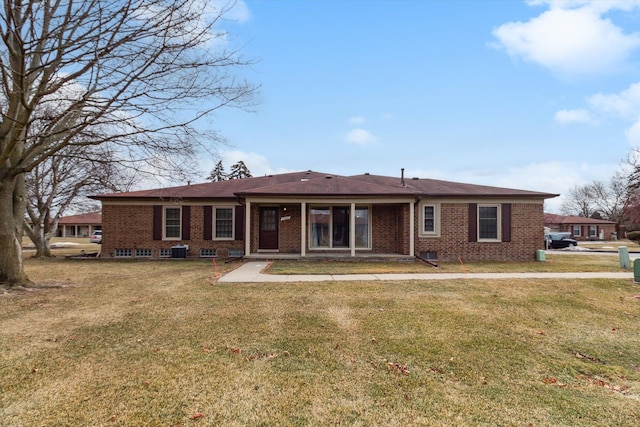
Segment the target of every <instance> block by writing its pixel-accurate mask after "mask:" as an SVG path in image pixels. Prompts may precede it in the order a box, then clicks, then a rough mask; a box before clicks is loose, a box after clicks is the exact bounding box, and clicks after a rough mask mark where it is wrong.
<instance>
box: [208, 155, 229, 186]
mask: <svg viewBox="0 0 640 427" xmlns="http://www.w3.org/2000/svg"><path fill="white" fill-rule="evenodd" d="M207 179H208V180H209V181H211V182H216V181H224V180H226V179H227V173H226V172H225V171H224V166H223V165H222V160H220V161H219V162H218V163H216V166H215V167H214V168H213V170H212V171H211V173H210V174H209V176H208V177H207Z"/></svg>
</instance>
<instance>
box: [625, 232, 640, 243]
mask: <svg viewBox="0 0 640 427" xmlns="http://www.w3.org/2000/svg"><path fill="white" fill-rule="evenodd" d="M627 239H629V240H633V241H634V242H637V243H638V244H640V230H637V231H629V232H628V233H627Z"/></svg>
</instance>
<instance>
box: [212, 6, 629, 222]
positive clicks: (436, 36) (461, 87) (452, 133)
mask: <svg viewBox="0 0 640 427" xmlns="http://www.w3.org/2000/svg"><path fill="white" fill-rule="evenodd" d="M230 18H232V19H233V21H229V22H227V23H226V24H225V29H226V30H228V32H229V39H228V44H229V46H230V47H233V48H236V47H240V46H242V51H243V54H244V55H245V56H246V57H249V58H253V59H256V60H257V63H256V64H255V65H254V66H253V67H252V68H251V70H248V71H247V72H246V77H247V78H248V79H249V80H250V81H252V82H255V83H257V84H260V85H261V91H260V94H259V96H258V98H257V99H256V100H257V101H258V105H257V106H256V108H255V111H254V112H243V111H237V110H226V111H221V112H219V113H218V114H217V116H215V117H214V120H213V122H212V126H213V127H214V128H215V129H217V130H218V131H220V132H221V134H222V135H223V136H224V137H225V138H226V139H227V140H228V142H229V145H228V146H220V147H218V150H219V151H220V156H221V158H222V159H223V163H224V164H225V165H226V166H227V167H228V166H230V165H231V164H232V163H234V162H235V161H237V160H243V161H245V163H246V164H247V166H248V167H249V169H250V170H251V172H252V173H253V174H254V176H258V175H263V174H268V173H280V172H287V171H296V170H307V169H312V170H317V171H322V172H329V173H336V174H341V175H352V174H360V173H364V172H369V173H372V174H380V175H390V176H399V175H400V169H401V168H405V175H406V176H407V177H413V176H419V177H422V178H436V179H444V180H450V181H460V182H471V183H478V184H485V185H496V186H502V187H512V188H521V189H530V190H537V191H545V192H552V193H566V192H567V191H568V190H569V189H570V188H571V187H573V186H574V185H582V184H586V183H588V182H590V181H592V180H594V179H604V180H606V179H608V178H610V177H611V176H612V175H613V173H614V172H615V171H616V170H617V169H618V168H619V165H620V162H621V160H622V159H624V158H626V156H627V155H628V154H629V153H630V152H631V150H632V149H633V148H634V147H637V146H638V145H640V67H639V65H640V64H639V62H638V59H639V58H640V0H621V1H617V0H609V1H590V0H565V1H552V0H548V1H547V0H535V1H519V0H501V1H492V0H469V1H467V0H449V1H444V0H443V1H436V0H423V1H418V0H415V1H398V0H394V1H383V0H375V1H374V0H342V1H338V0H325V1H320V0H315V1H313V0H284V1H283V0H280V1H278V0H245V1H244V2H239V3H238V5H237V7H236V9H235V10H234V13H233V14H232V15H231V16H230ZM636 85H637V86H636ZM214 163H215V162H214V161H213V160H210V159H207V158H206V157H203V158H202V160H201V162H200V166H201V168H202V169H203V171H206V172H208V171H209V170H211V169H212V167H213V164H214ZM205 176H206V175H205ZM561 201H562V198H558V199H554V200H551V201H548V202H547V206H546V208H547V210H548V211H554V212H557V211H558V210H559V207H560V204H561Z"/></svg>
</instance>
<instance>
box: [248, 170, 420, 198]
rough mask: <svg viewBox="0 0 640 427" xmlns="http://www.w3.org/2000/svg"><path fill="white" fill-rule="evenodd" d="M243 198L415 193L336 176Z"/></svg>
mask: <svg viewBox="0 0 640 427" xmlns="http://www.w3.org/2000/svg"><path fill="white" fill-rule="evenodd" d="M238 194H239V195H241V196H249V195H251V196H258V195H261V196H276V195H280V196H281V195H287V196H384V197H391V196H412V195H415V191H413V190H412V189H409V188H402V187H401V186H398V185H396V186H395V187H392V186H388V185H384V184H378V183H372V182H363V181H358V180H354V179H349V178H345V177H342V176H336V175H325V176H323V177H313V178H303V179H301V180H299V181H293V182H287V183H284V184H278V185H272V186H269V187H259V188H254V189H251V190H247V191H241V192H239V193H238Z"/></svg>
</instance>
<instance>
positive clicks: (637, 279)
mask: <svg viewBox="0 0 640 427" xmlns="http://www.w3.org/2000/svg"><path fill="white" fill-rule="evenodd" d="M633 283H637V284H640V258H636V259H635V260H633Z"/></svg>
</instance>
